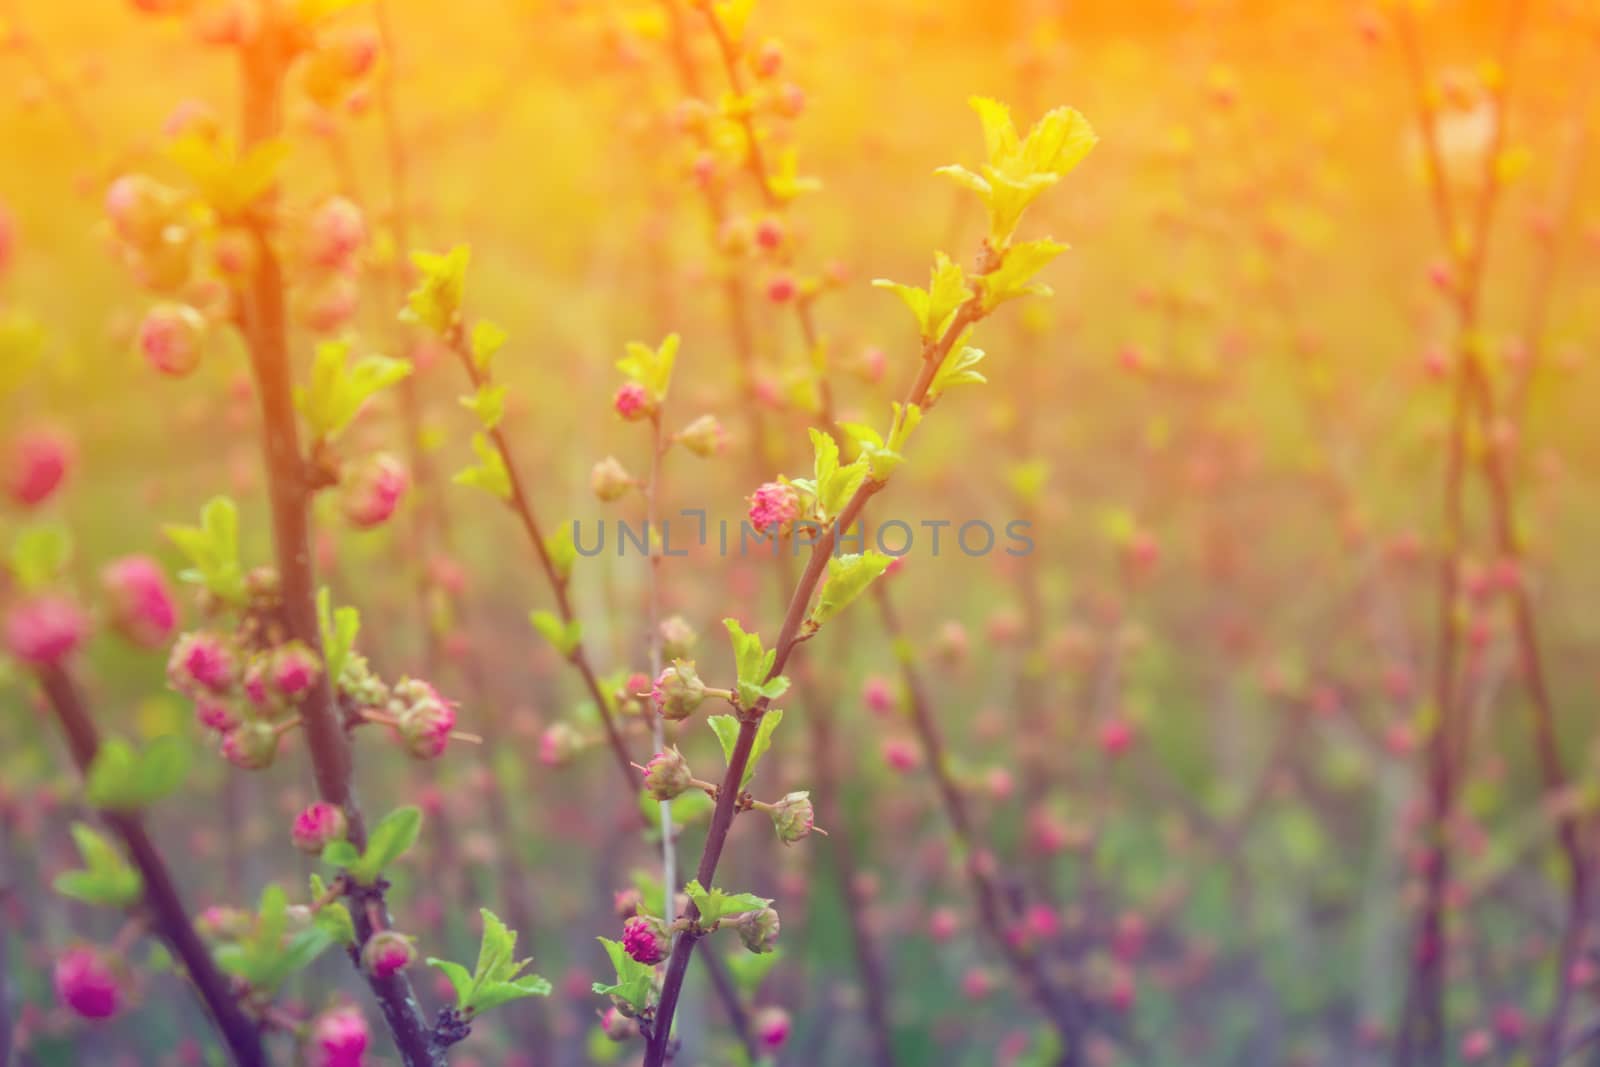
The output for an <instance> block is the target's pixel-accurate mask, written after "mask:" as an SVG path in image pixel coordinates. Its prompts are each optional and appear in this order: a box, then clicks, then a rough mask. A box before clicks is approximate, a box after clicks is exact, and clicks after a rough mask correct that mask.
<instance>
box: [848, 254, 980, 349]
mask: <svg viewBox="0 0 1600 1067" xmlns="http://www.w3.org/2000/svg"><path fill="white" fill-rule="evenodd" d="M872 284H873V285H875V286H877V287H878V288H879V289H889V290H892V291H893V292H895V293H896V294H898V295H899V297H900V299H901V300H904V301H905V303H906V306H907V307H908V308H910V309H911V314H912V315H913V316H915V317H916V320H917V329H918V332H919V334H920V336H921V337H922V340H923V342H924V343H927V342H930V341H932V340H934V339H935V338H937V337H942V336H943V335H944V331H945V330H946V329H947V328H948V326H949V324H950V320H951V319H952V318H954V317H955V313H956V310H957V309H958V308H960V307H961V305H962V304H964V303H966V302H967V300H968V299H969V298H970V297H971V296H972V291H971V290H970V289H969V288H968V287H967V276H966V273H965V272H964V271H963V270H962V269H961V265H960V264H959V263H956V262H954V261H953V260H951V258H950V257H949V256H947V255H945V254H944V253H943V252H936V253H934V258H933V271H932V273H931V275H930V278H929V281H928V288H927V289H919V288H917V287H916V286H914V285H902V284H901V283H899V282H892V281H889V280H888V279H886V278H875V279H873V282H872Z"/></svg>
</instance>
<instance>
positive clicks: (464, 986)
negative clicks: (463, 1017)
mask: <svg viewBox="0 0 1600 1067" xmlns="http://www.w3.org/2000/svg"><path fill="white" fill-rule="evenodd" d="M428 966H429V967H436V968H438V969H439V970H441V971H443V972H444V976H445V977H446V978H448V979H449V980H450V988H451V989H453V990H455V993H456V1010H457V1011H462V1012H464V1011H466V1010H467V1001H468V998H469V997H471V995H472V975H470V974H468V973H467V969H466V968H465V967H463V966H461V964H459V963H452V962H451V961H450V960H441V959H437V958H435V957H433V956H429V957H428Z"/></svg>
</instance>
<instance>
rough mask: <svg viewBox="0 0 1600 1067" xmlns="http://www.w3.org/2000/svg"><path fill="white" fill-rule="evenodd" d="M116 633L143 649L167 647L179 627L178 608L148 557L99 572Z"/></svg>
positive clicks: (122, 561) (120, 562)
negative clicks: (174, 631) (165, 645)
mask: <svg viewBox="0 0 1600 1067" xmlns="http://www.w3.org/2000/svg"><path fill="white" fill-rule="evenodd" d="M100 588H101V589H102V590H104V592H105V596H106V602H107V606H108V607H109V609H110V615H111V623H112V625H113V626H115V627H116V629H117V632H118V633H120V634H122V635H123V636H124V637H126V638H127V639H128V640H129V641H132V642H133V643H134V644H136V645H139V646H140V647H142V648H155V647H157V646H159V645H163V644H166V642H167V641H168V639H170V638H171V637H172V632H173V630H175V629H176V628H177V625H178V606H177V602H176V601H175V600H174V599H173V596H172V588H171V586H170V585H168V583H167V576H166V574H165V573H164V572H163V571H162V570H161V567H160V565H159V564H157V563H156V561H155V560H153V559H151V558H150V557H149V556H125V557H123V558H122V559H119V560H116V561H115V562H113V563H109V564H107V565H106V568H105V569H104V570H102V571H101V572H100Z"/></svg>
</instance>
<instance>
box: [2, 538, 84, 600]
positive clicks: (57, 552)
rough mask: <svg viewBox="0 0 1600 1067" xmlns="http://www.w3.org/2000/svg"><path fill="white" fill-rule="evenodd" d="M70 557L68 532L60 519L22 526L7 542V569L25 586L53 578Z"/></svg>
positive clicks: (40, 584)
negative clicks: (9, 549) (9, 554)
mask: <svg viewBox="0 0 1600 1067" xmlns="http://www.w3.org/2000/svg"><path fill="white" fill-rule="evenodd" d="M71 558H72V535H71V534H70V533H68V532H67V528H66V527H65V526H63V525H61V524H60V523H54V522H40V523H32V524H30V525H28V526H24V527H23V528H22V529H21V530H19V531H18V532H17V536H16V540H14V541H13V542H12V543H11V573H12V574H13V575H15V576H16V579H17V584H18V585H20V586H21V587H22V588H23V589H25V590H34V589H42V588H44V587H45V586H47V585H49V584H50V583H51V582H53V581H55V579H56V576H57V575H59V574H60V573H61V571H62V569H63V568H65V567H66V565H67V561H68V560H69V559H71Z"/></svg>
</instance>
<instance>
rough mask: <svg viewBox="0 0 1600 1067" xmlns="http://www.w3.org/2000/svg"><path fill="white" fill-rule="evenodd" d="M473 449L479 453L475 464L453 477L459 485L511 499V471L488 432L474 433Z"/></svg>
mask: <svg viewBox="0 0 1600 1067" xmlns="http://www.w3.org/2000/svg"><path fill="white" fill-rule="evenodd" d="M472 451H474V452H476V453H477V454H478V462H477V464H476V465H475V466H471V467H468V468H466V469H465V470H461V471H457V472H456V476H455V477H454V478H453V479H452V481H454V482H455V483H456V484H457V485H465V486H470V487H472V488H474V489H482V490H483V491H484V492H486V493H492V494H494V495H495V496H497V497H499V498H500V499H501V500H510V499H511V472H510V471H509V470H507V469H506V461H505V458H504V457H502V456H501V455H500V451H499V449H497V448H495V446H494V443H493V442H492V441H490V440H489V438H488V436H487V435H486V434H482V433H475V434H473V435H472Z"/></svg>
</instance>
